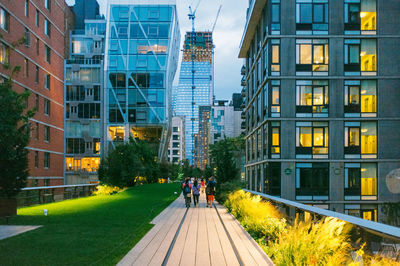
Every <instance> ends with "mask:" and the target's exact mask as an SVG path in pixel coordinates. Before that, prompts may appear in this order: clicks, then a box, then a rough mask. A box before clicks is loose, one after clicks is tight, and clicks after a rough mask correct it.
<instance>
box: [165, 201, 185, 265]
mask: <svg viewBox="0 0 400 266" xmlns="http://www.w3.org/2000/svg"><path fill="white" fill-rule="evenodd" d="M188 211H189V208H186V211H185V214H184V215H183V217H182V220H181V223H180V224H179V227H178V229H177V230H176V233H175V236H174V239H173V240H172V242H171V245H170V246H169V248H168V252H167V254H166V255H165V258H164V260H163V263H162V264H161V265H162V266H166V265H167V263H168V260H169V256H170V255H171V252H172V249H173V248H174V246H175V242H176V239H177V238H178V235H179V232H180V231H181V227H182V225H183V222H184V221H185V219H186V215H187V213H188Z"/></svg>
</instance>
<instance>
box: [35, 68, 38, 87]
mask: <svg viewBox="0 0 400 266" xmlns="http://www.w3.org/2000/svg"><path fill="white" fill-rule="evenodd" d="M35 82H36V83H39V66H35Z"/></svg>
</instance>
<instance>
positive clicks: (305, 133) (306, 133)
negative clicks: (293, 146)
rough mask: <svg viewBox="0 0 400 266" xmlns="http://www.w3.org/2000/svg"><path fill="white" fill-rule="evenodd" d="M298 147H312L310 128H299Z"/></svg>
mask: <svg viewBox="0 0 400 266" xmlns="http://www.w3.org/2000/svg"><path fill="white" fill-rule="evenodd" d="M300 146H301V147H312V134H311V127H302V128H300Z"/></svg>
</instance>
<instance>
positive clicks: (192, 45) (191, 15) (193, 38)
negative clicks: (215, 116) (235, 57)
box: [188, 0, 201, 164]
mask: <svg viewBox="0 0 400 266" xmlns="http://www.w3.org/2000/svg"><path fill="white" fill-rule="evenodd" d="M200 2H201V0H199V1H198V2H197V5H196V8H195V9H194V11H192V7H191V6H189V14H188V16H189V20H191V21H192V34H191V38H190V49H191V51H192V117H191V119H190V120H191V124H192V162H193V164H194V158H195V153H196V150H195V140H194V123H195V121H196V118H195V117H194V114H195V111H194V107H195V104H196V103H195V102H194V90H195V88H196V86H195V82H194V73H195V72H196V71H195V67H194V60H195V58H196V54H195V49H196V48H195V46H196V45H195V44H196V31H195V27H194V21H195V19H196V12H197V8H198V7H199V5H200Z"/></svg>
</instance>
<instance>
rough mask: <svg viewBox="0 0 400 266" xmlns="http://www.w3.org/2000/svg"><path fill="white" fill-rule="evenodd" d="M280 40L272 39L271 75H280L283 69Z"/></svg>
mask: <svg viewBox="0 0 400 266" xmlns="http://www.w3.org/2000/svg"><path fill="white" fill-rule="evenodd" d="M280 58H281V56H280V40H278V39H272V40H271V75H272V76H279V75H280V71H281V65H280V61H281V60H280Z"/></svg>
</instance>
